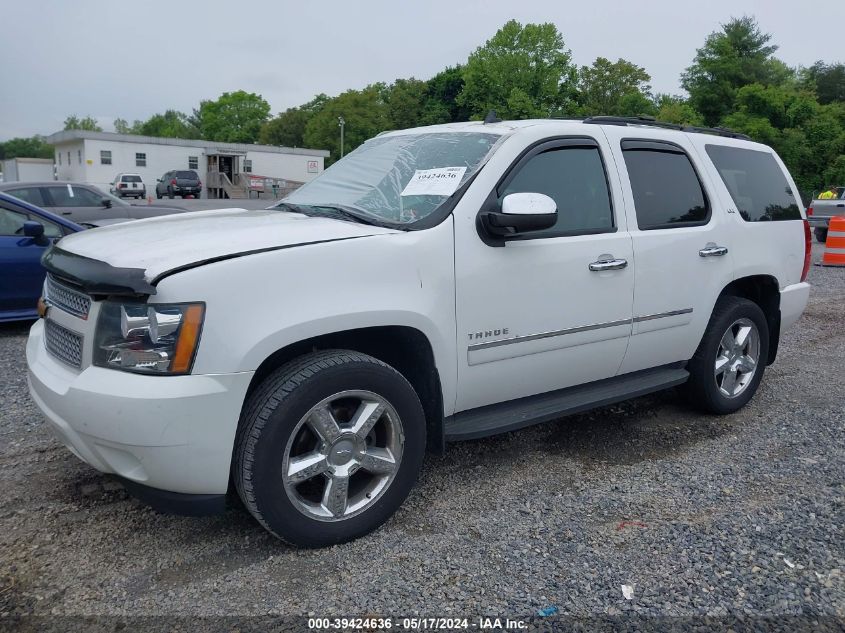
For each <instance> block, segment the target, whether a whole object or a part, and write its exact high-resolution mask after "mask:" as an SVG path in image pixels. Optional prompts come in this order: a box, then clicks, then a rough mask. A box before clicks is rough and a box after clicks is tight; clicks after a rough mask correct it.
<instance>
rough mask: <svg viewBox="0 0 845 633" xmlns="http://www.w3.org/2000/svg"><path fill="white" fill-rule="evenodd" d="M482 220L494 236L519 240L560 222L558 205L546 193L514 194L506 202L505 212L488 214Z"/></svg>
mask: <svg viewBox="0 0 845 633" xmlns="http://www.w3.org/2000/svg"><path fill="white" fill-rule="evenodd" d="M480 219H481V223H482V225H483V227H484V229H485V230H486V231H487V233H489V234H490V235H492V236H494V237H497V238H508V237H515V236H517V235H520V234H522V233H528V232H531V231H542V230H544V229H550V228H552V227H553V226H554V225H555V223H556V222H557V203H555V201H554V200H552V199H551V198H550V197H549V196H547V195H546V194H543V193H511V194H508V195H506V196H505V197H504V199H503V200H502V210H501V211H488V212H486V213H483V214H481V216H480Z"/></svg>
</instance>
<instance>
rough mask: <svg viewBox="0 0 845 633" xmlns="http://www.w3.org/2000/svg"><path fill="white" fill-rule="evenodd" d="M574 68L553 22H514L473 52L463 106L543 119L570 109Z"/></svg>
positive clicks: (460, 99) (465, 75) (476, 114)
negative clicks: (524, 23) (523, 23)
mask: <svg viewBox="0 0 845 633" xmlns="http://www.w3.org/2000/svg"><path fill="white" fill-rule="evenodd" d="M574 71H575V69H574V67H573V66H572V64H571V63H570V54H569V51H568V50H566V49H565V48H564V42H563V37H562V36H561V34H560V33H559V32H558V30H557V28H556V27H555V25H554V24H550V23H546V24H526V25H525V26H524V27H523V26H522V25H521V24H520V23H519V22H517V21H516V20H511V21H510V22H508V23H507V24H505V25H504V26H503V27H502V28H501V29H499V31H498V32H497V33H496V34H495V35H494V36H493V37H492V38H490V39H489V40H488V41H487V42H486V43H485V44H484V45H483V46H480V47H479V48H477V49H476V50H475V52H474V53H472V54H471V55H470V56H469V59H468V60H467V63H466V65H465V66H464V68H463V73H462V74H463V78H464V87H463V89H462V90H461V93H460V94H459V95H458V98H457V101H458V104H459V105H462V106H464V107H466V108H467V110H468V111H469V112H470V113H471V114H472V116H474V117H478V118H481V117H483V116H484V115H486V114H487V112H488V111H489V110H496V112H497V113H498V114H499V115H500V116H501V117H502V118H526V117H534V116H536V117H543V116H550V115H553V114H558V113H561V112H565V111H566V109H567V107H568V105H569V98H570V96H571V95H570V93H571V90H572V86H573V81H574V74H575V72H574Z"/></svg>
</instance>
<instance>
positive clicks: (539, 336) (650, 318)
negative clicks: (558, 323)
mask: <svg viewBox="0 0 845 633" xmlns="http://www.w3.org/2000/svg"><path fill="white" fill-rule="evenodd" d="M691 312H692V308H683V309H681V310H671V311H670V312H660V313H658V314H647V315H644V316H638V317H634V318H633V319H622V320H620V321H607V322H606V323H595V324H593V325H580V326H578V327H571V328H566V329H564V330H554V331H552V332H541V333H539V334H526V335H524V336H514V337H512V338H506V339H501V340H498V341H487V342H484V343H475V344H473V345H470V346H469V347H468V348H467V350H468V351H470V352H477V351H479V350H482V349H490V348H491V347H501V346H502V345H512V344H513V343H525V342H528V341H537V340H540V339H544V338H552V337H555V336H565V335H567V334H577V333H578V332H587V331H589V330H601V329H604V328H609V327H616V326H619V325H630V324H631V323H641V322H643V321H653V320H655V319H663V318H666V317H673V316H678V315H681V314H690V313H691Z"/></svg>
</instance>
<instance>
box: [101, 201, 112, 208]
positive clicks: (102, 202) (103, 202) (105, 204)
mask: <svg viewBox="0 0 845 633" xmlns="http://www.w3.org/2000/svg"><path fill="white" fill-rule="evenodd" d="M100 204H102V205H103V206H104V207H105V208H106V209H111V200H109V199H108V198H103V199H102V200H101V201H100Z"/></svg>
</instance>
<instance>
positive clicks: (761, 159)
mask: <svg viewBox="0 0 845 633" xmlns="http://www.w3.org/2000/svg"><path fill="white" fill-rule="evenodd" d="M705 149H706V150H707V155H708V156H709V157H710V160H712V161H713V164H714V165H715V166H716V170H717V171H718V172H719V176H720V177H721V178H722V182H724V183H725V187H727V189H728V192H729V193H730V194H731V198H732V199H733V201H734V204H735V205H736V208H737V211H738V212H739V215H740V216H741V217H742V219H743V220H745V221H746V222H770V221H776V220H800V219H801V210H800V209H799V208H798V203H797V201H796V200H795V196H794V195H793V193H792V188H791V187H790V186H789V182H787V180H786V176H785V175H784V173H783V171H782V170H781V168H780V165H778V163H777V161H776V160H775V157H774V156H772V155H771V154H770V153H769V152H761V151H758V150H753V149H745V148H742V147H728V146H726V145H706V146H705Z"/></svg>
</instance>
